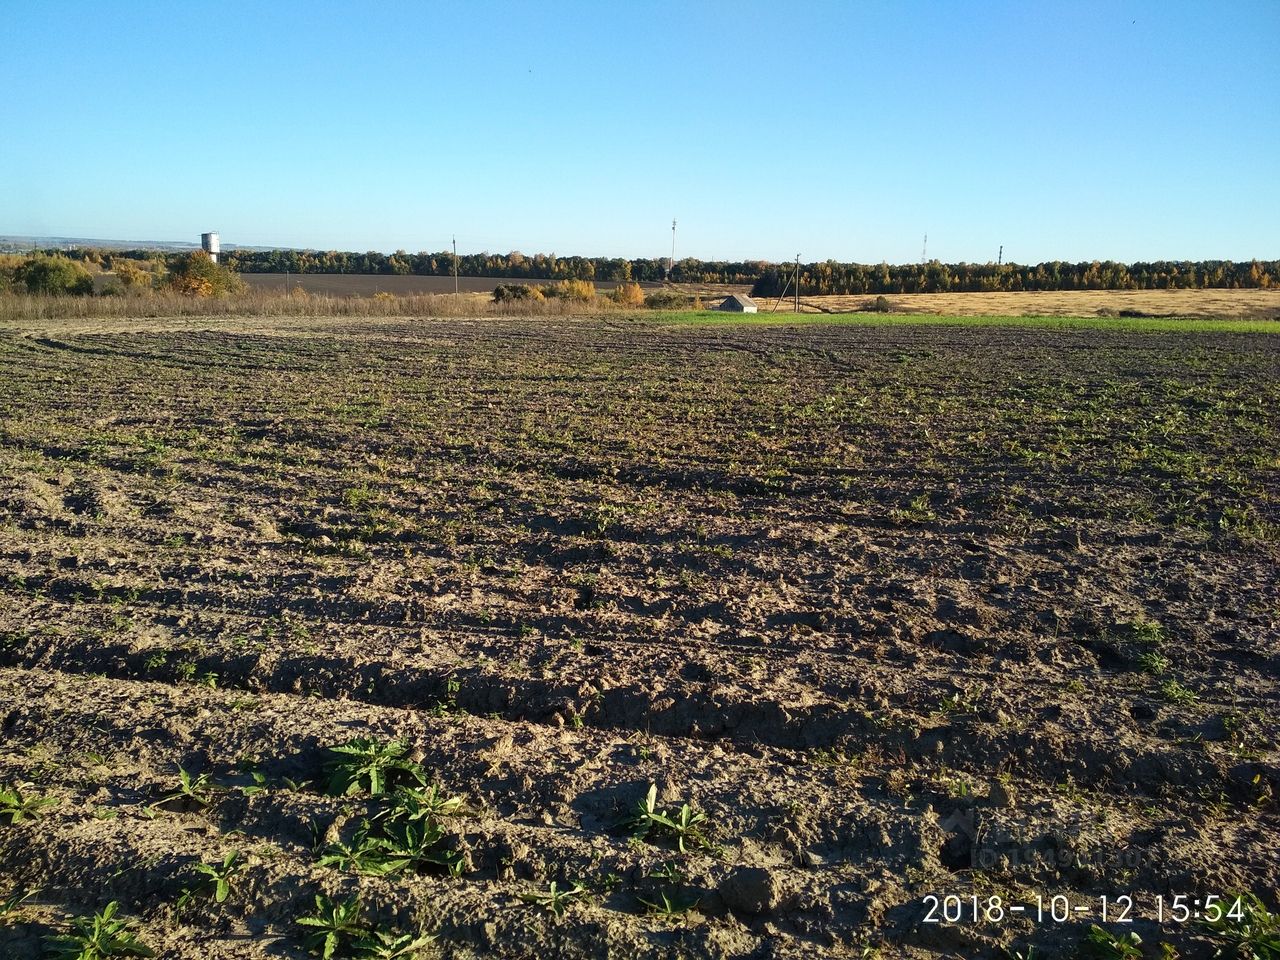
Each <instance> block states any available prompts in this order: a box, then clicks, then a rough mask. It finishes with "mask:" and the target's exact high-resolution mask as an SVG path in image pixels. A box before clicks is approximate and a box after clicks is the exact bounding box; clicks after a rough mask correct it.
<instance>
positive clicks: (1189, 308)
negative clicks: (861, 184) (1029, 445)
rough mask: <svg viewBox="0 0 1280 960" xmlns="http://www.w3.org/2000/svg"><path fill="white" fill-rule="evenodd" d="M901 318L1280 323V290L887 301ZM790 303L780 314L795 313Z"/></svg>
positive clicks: (860, 299) (837, 304)
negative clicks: (1124, 316) (1135, 317)
mask: <svg viewBox="0 0 1280 960" xmlns="http://www.w3.org/2000/svg"><path fill="white" fill-rule="evenodd" d="M887 299H888V300H889V302H890V303H891V304H892V305H893V309H894V312H897V313H938V314H946V315H949V316H964V317H969V316H975V317H976V316H1007V317H1018V316H1064V317H1092V316H1108V315H1111V314H1115V315H1119V314H1121V313H1122V312H1123V311H1130V312H1131V315H1132V314H1134V313H1136V314H1140V315H1144V316H1176V317H1221V318H1232V319H1261V320H1271V319H1280V290H1061V291H1054V292H1035V291H1033V292H1024V293H904V294H892V295H889V296H887ZM873 300H875V297H874V296H872V295H868V294H859V295H857V296H831V297H801V298H800V311H801V313H852V312H857V311H859V310H862V309H865V307H866V306H867V305H869V304H870V303H871V302H872V301H873ZM757 303H759V305H760V309H761V310H762V311H768V310H772V309H773V307H774V305H775V304H776V303H777V298H776V297H774V298H763V297H762V298H760V299H759V300H758V301H757ZM792 303H793V301H791V300H790V299H787V300H784V301H783V302H782V303H781V304H780V305H779V306H778V310H779V311H784V310H790V309H791V305H792Z"/></svg>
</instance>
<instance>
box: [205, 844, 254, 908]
mask: <svg viewBox="0 0 1280 960" xmlns="http://www.w3.org/2000/svg"><path fill="white" fill-rule="evenodd" d="M239 859H240V851H239V850H232V851H231V852H230V853H228V854H227V855H226V856H225V857H223V858H222V865H221V866H218V865H217V864H212V863H197V864H196V866H195V871H196V873H199V874H202V875H203V876H205V877H207V878H208V882H210V883H211V884H212V885H213V901H214V903H226V902H227V897H229V896H230V895H231V878H232V877H233V876H235V874H237V873H239V872H240V871H241V870H243V869H244V864H243V863H237V861H238V860H239Z"/></svg>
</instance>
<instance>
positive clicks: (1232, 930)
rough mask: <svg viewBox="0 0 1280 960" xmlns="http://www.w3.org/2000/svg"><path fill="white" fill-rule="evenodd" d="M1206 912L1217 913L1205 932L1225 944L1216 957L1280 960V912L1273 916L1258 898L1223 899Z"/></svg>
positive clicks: (1236, 895) (1248, 896)
mask: <svg viewBox="0 0 1280 960" xmlns="http://www.w3.org/2000/svg"><path fill="white" fill-rule="evenodd" d="M1215 907H1216V908H1217V909H1216V910H1215ZM1205 912H1206V913H1207V914H1212V913H1217V916H1215V917H1213V918H1212V919H1209V920H1206V921H1205V922H1204V929H1205V932H1206V933H1208V934H1209V935H1210V936H1212V937H1214V938H1215V939H1217V940H1220V941H1222V943H1223V946H1222V947H1220V948H1219V949H1218V951H1217V953H1215V954H1214V956H1215V957H1239V958H1241V960H1244V958H1248V960H1280V913H1272V912H1271V911H1270V910H1268V909H1267V907H1266V905H1265V904H1264V903H1263V902H1262V901H1261V900H1260V899H1258V897H1257V896H1256V895H1254V894H1252V893H1245V894H1234V895H1228V896H1225V897H1221V898H1219V899H1218V902H1217V903H1215V904H1214V907H1209V908H1207V909H1206V911H1205Z"/></svg>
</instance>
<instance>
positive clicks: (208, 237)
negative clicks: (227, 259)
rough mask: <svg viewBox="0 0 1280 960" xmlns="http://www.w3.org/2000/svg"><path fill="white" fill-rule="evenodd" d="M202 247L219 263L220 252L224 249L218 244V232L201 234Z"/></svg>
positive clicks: (210, 257)
mask: <svg viewBox="0 0 1280 960" xmlns="http://www.w3.org/2000/svg"><path fill="white" fill-rule="evenodd" d="M200 249H201V250H203V251H204V252H205V253H207V254H208V255H209V259H210V260H212V261H213V262H214V263H217V262H218V254H219V253H220V252H221V250H222V248H221V247H220V246H219V245H218V234H217V233H216V232H214V233H202V234H200Z"/></svg>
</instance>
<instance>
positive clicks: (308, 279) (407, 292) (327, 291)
mask: <svg viewBox="0 0 1280 960" xmlns="http://www.w3.org/2000/svg"><path fill="white" fill-rule="evenodd" d="M240 279H242V280H243V281H244V282H245V283H246V284H247V285H248V287H249V289H250V290H267V291H281V292H283V291H285V290H303V291H305V292H307V293H312V294H323V295H326V296H330V297H372V296H374V295H375V294H378V293H390V294H393V295H395V296H397V297H407V296H416V295H420V294H426V293H453V289H454V287H453V277H423V276H396V275H393V274H363V273H301V274H298V273H290V274H285V273H242V274H240ZM550 282H551V281H549V280H524V279H518V278H509V277H459V278H458V290H460V291H461V292H462V293H492V292H493V288H494V287H496V286H498V284H501V283H512V284H515V283H518V284H531V283H550ZM615 286H617V284H616V282H615V281H612V280H597V281H596V287H597V289H599V290H612V289H613V288H614V287H615ZM640 286H642V287H644V288H645V289H650V290H656V289H657V288H659V287H661V286H662V284H660V283H642V284H640Z"/></svg>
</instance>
